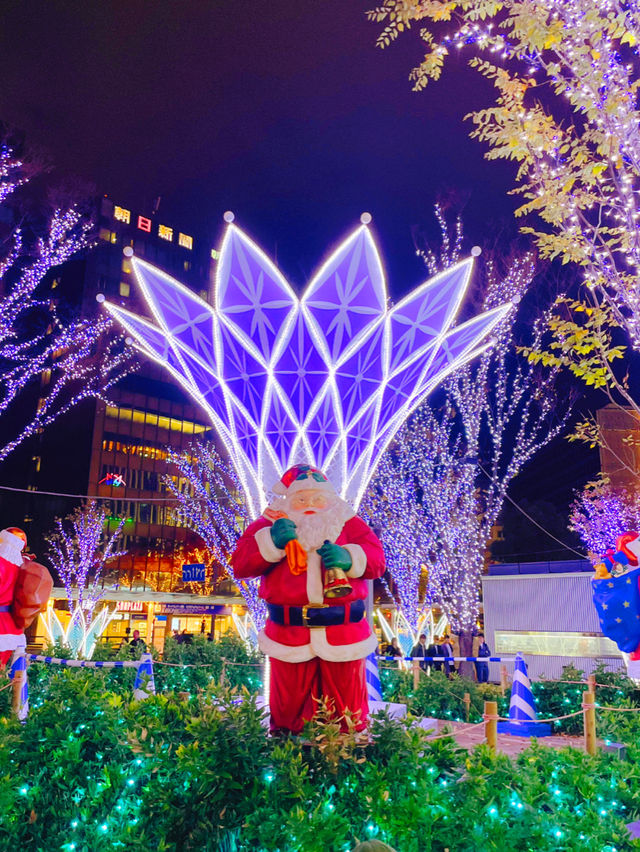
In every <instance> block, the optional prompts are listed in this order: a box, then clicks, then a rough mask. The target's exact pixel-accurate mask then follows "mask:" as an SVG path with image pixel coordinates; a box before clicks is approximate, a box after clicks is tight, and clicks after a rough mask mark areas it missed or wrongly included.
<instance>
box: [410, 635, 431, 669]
mask: <svg viewBox="0 0 640 852" xmlns="http://www.w3.org/2000/svg"><path fill="white" fill-rule="evenodd" d="M430 648H431V646H429V648H427V634H426V633H421V634H420V636H419V637H418V641H417V642H416V644H415V645H414V646H413V648H412V649H411V656H412V657H428V656H430ZM420 668H421V669H422V671H423V672H428V671H429V664H428V663H427V662H426V660H421V661H420Z"/></svg>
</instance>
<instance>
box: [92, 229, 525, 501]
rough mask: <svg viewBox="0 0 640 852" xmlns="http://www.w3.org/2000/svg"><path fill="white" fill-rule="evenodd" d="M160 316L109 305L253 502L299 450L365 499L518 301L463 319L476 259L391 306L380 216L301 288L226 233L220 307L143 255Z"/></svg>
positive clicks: (141, 271) (141, 277)
mask: <svg viewBox="0 0 640 852" xmlns="http://www.w3.org/2000/svg"><path fill="white" fill-rule="evenodd" d="M133 265H134V269H135V273H136V276H137V280H138V283H139V285H140V288H141V290H142V292H143V294H144V296H145V299H146V301H147V304H148V306H149V308H150V311H151V313H152V316H153V322H150V321H149V320H147V319H143V318H142V317H139V316H136V315H134V314H132V313H130V312H129V311H126V310H124V309H123V308H121V307H119V306H117V305H113V304H106V305H105V306H106V307H107V309H108V310H109V311H110V312H111V314H112V315H113V316H114V317H115V318H116V319H117V320H118V321H119V322H120V323H122V325H123V326H124V327H125V328H126V329H127V331H128V332H129V333H130V334H131V336H132V337H133V338H134V339H135V342H136V345H137V346H138V348H139V349H141V351H142V352H143V353H145V354H146V355H147V356H148V357H150V358H153V359H154V360H156V361H157V362H159V363H160V364H162V365H163V366H164V367H165V368H166V369H167V370H168V371H169V372H170V373H171V374H172V375H173V376H174V377H175V378H176V379H177V380H178V381H179V382H180V384H181V385H182V387H184V389H185V390H186V391H187V392H188V393H189V394H190V395H191V396H192V397H193V398H194V399H195V400H196V401H197V402H198V403H199V404H200V405H201V406H202V407H203V408H204V409H205V411H206V412H207V414H208V416H209V418H210V420H211V422H212V423H213V425H214V427H215V428H216V430H217V432H218V434H219V436H220V438H221V440H222V442H223V443H224V445H225V447H226V449H227V451H228V453H229V456H230V458H231V460H232V462H233V464H234V466H235V469H236V471H237V473H238V477H239V480H240V482H241V484H242V488H243V491H244V493H245V496H246V498H247V502H248V507H249V512H250V514H251V515H252V516H254V517H255V516H257V515H258V514H259V513H260V511H261V510H262V508H263V506H264V503H265V494H266V491H267V489H268V488H269V487H271V485H272V484H273V483H274V482H276V481H277V480H278V479H279V477H280V476H281V474H282V473H283V471H284V470H286V469H287V468H288V467H289V466H291V465H292V464H294V463H298V462H306V463H309V464H313V465H315V466H317V467H319V468H321V469H323V470H324V471H325V472H326V473H327V474H328V476H329V477H330V478H331V480H332V481H333V482H334V483H335V485H336V488H337V490H338V491H339V492H340V494H341V495H342V496H343V497H344V498H346V499H348V500H350V501H351V502H352V503H353V504H354V506H355V507H356V508H357V506H358V504H359V503H360V500H361V499H362V496H363V494H364V491H365V489H366V487H367V484H368V482H369V479H370V477H371V475H372V473H373V471H374V470H375V468H376V465H377V464H378V461H379V460H380V457H381V455H382V453H383V452H384V450H385V449H386V447H387V446H388V444H389V442H390V441H391V440H392V439H393V437H394V435H395V434H396V432H397V431H398V429H399V428H400V426H401V425H402V424H403V423H404V421H405V420H406V418H407V417H408V416H409V414H411V412H412V411H413V410H414V409H415V408H416V407H417V406H418V405H419V404H420V402H421V401H422V400H423V399H424V398H425V397H426V396H427V394H428V393H429V392H430V391H431V390H432V389H433V388H434V387H435V386H436V385H437V384H438V383H439V382H440V381H442V379H443V378H444V377H445V376H447V375H448V374H450V373H451V372H452V371H453V370H455V369H456V368H458V367H459V366H461V365H462V364H463V363H465V362H466V361H468V360H469V359H470V358H473V357H474V356H475V355H477V354H478V353H480V352H481V351H483V350H484V349H485V348H486V347H487V346H488V345H490V344H489V343H488V342H487V336H488V334H489V333H490V331H491V330H492V329H493V328H494V326H495V325H496V324H497V323H498V322H499V321H500V319H501V318H502V317H503V316H504V314H505V310H507V309H508V308H504V307H502V306H501V307H498V308H495V309H493V310H491V311H487V312H486V313H483V314H481V315H479V316H477V317H474V318H473V319H471V320H469V321H468V322H465V323H463V324H461V325H459V326H455V327H454V325H453V324H454V322H455V318H456V314H457V312H458V308H459V307H460V304H461V302H462V299H463V297H464V294H465V292H466V289H467V286H468V284H469V280H470V276H471V271H472V268H473V259H472V258H469V259H466V260H463V261H461V262H459V263H456V264H455V265H454V266H452V267H450V268H448V269H446V270H444V271H443V272H441V273H439V274H437V275H435V276H433V277H431V278H430V279H429V280H427V281H426V282H425V283H424V284H422V285H421V286H420V287H418V288H417V289H415V290H413V291H412V292H411V293H409V295H408V296H406V297H405V298H404V299H402V300H401V301H400V302H399V303H398V304H397V305H395V306H389V304H388V297H387V289H386V284H385V279H384V272H383V269H382V264H381V261H380V256H379V254H378V250H377V248H376V245H375V243H374V241H373V238H372V236H371V233H370V231H369V229H368V228H367V227H366V226H365V225H362V226H361V227H359V228H357V229H356V230H355V231H354V232H353V233H352V234H351V235H350V236H349V237H348V238H347V239H346V240H345V241H344V242H343V243H342V244H341V245H340V246H339V247H338V248H337V249H336V250H335V251H334V253H333V254H332V255H331V256H330V257H329V259H328V260H327V261H326V262H325V263H324V264H323V265H322V267H321V268H320V269H319V271H318V272H317V273H316V275H315V277H314V278H313V280H312V281H311V283H310V284H309V285H308V287H307V289H306V290H305V292H304V294H303V295H302V297H298V295H297V294H296V293H295V292H294V290H293V289H292V288H291V286H290V285H289V284H288V282H287V281H286V280H285V278H284V277H283V275H282V273H281V272H280V271H279V270H278V269H277V267H276V266H275V265H274V264H273V263H272V262H271V260H269V258H268V257H267V256H266V255H265V254H264V253H263V252H262V250H261V249H260V248H259V247H258V246H257V245H256V244H255V243H254V242H252V241H251V240H250V239H249V238H248V237H247V236H246V234H244V233H243V232H242V231H241V230H240V229H239V228H238V227H236V226H235V225H233V224H230V225H229V227H228V228H227V231H226V233H225V237H224V240H223V244H222V248H221V251H220V259H219V264H218V274H217V279H216V285H215V297H214V305H213V307H212V306H211V305H209V304H208V303H207V302H205V301H203V300H202V299H200V298H199V297H198V296H196V295H194V294H193V293H192V292H191V291H190V290H188V289H187V288H186V287H184V286H183V285H182V284H180V283H179V282H178V281H176V280H175V279H173V278H171V277H170V276H169V275H167V274H166V273H164V272H162V271H161V270H159V269H157V268H155V267H153V266H151V265H150V264H148V263H146V262H144V261H142V260H139V259H134V261H133Z"/></svg>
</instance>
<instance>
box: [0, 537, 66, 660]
mask: <svg viewBox="0 0 640 852" xmlns="http://www.w3.org/2000/svg"><path fill="white" fill-rule="evenodd" d="M26 544H27V536H26V535H25V533H24V532H23V531H22V530H21V529H18V527H9V528H8V529H6V530H2V531H0V668H3V667H4V666H6V664H7V663H8V662H9V660H10V659H11V655H12V654H13V652H14V651H16V650H17V649H18V648H24V647H25V646H26V639H25V635H24V631H25V628H27V627H28V626H29V625H30V624H31V622H32V621H33V620H34V619H35V617H36V616H37V614H38V613H39V612H41V611H42V610H43V609H44V608H45V607H46V605H47V600H48V599H49V595H50V594H51V589H52V588H53V580H52V579H51V575H50V574H49V572H48V571H47V569H46V568H45V567H44V566H43V565H39V564H38V563H37V562H35V561H34V560H33V556H28V555H25V554H24V553H23V550H24V548H25V546H26Z"/></svg>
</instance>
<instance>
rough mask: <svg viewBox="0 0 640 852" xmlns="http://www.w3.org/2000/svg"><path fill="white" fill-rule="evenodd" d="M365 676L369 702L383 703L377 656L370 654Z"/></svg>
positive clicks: (366, 663)
mask: <svg viewBox="0 0 640 852" xmlns="http://www.w3.org/2000/svg"><path fill="white" fill-rule="evenodd" d="M364 676H365V680H366V682H367V698H368V699H369V701H382V686H381V684H380V674H379V673H378V661H377V660H376V655H375V654H369V656H368V657H367V659H366V662H365V671H364Z"/></svg>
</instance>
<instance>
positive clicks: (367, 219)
mask: <svg viewBox="0 0 640 852" xmlns="http://www.w3.org/2000/svg"><path fill="white" fill-rule="evenodd" d="M360 221H361V222H362V224H363V225H368V224H369V222H370V221H371V213H363V214H362V215H361V216H360Z"/></svg>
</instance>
